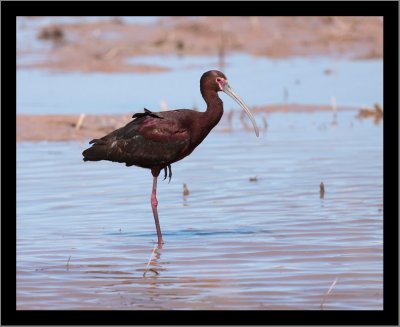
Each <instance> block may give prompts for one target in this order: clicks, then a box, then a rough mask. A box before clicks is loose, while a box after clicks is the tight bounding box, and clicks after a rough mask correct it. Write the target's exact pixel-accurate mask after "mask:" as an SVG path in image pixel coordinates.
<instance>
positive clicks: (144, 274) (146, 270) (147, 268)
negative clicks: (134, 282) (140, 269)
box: [143, 244, 157, 277]
mask: <svg viewBox="0 0 400 327" xmlns="http://www.w3.org/2000/svg"><path fill="white" fill-rule="evenodd" d="M156 248H157V244H156V245H154V248H153V252H151V256H150V259H149V262H147V266H146V269H145V272H144V273H143V277H146V273H147V272H148V270H149V266H150V262H151V259H153V255H154V252H155V251H156ZM150 270H152V271H153V269H150Z"/></svg>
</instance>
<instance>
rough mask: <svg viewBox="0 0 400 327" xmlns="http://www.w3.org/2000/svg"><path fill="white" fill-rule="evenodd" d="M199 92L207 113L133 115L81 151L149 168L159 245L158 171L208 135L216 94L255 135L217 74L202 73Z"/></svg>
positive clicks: (217, 115) (218, 113)
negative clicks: (223, 94)
mask: <svg viewBox="0 0 400 327" xmlns="http://www.w3.org/2000/svg"><path fill="white" fill-rule="evenodd" d="M200 90H201V93H202V95H203V98H204V99H205V101H206V103H207V110H206V111H205V112H199V111H195V110H190V109H178V110H171V111H163V112H151V111H149V110H147V109H145V110H144V113H136V114H134V115H133V118H134V119H133V120H132V121H131V122H129V123H128V124H126V125H125V126H124V127H121V128H119V129H117V130H115V131H113V132H111V133H109V134H107V135H106V136H104V137H102V138H100V139H94V140H92V141H91V142H90V144H93V145H92V147H90V148H88V149H86V150H85V151H83V153H82V154H83V156H84V159H83V160H85V161H98V160H109V161H115V162H120V163H125V164H126V166H133V165H135V166H138V167H142V168H149V169H151V172H152V175H153V192H152V198H151V203H152V209H153V214H154V219H155V222H156V227H157V235H158V243H159V244H162V243H163V241H162V236H161V230H160V226H159V222H158V213H157V198H156V187H157V177H158V175H159V174H160V171H161V170H162V169H165V173H166V170H167V168H168V169H169V177H170V178H171V166H170V165H171V164H172V163H174V162H176V161H179V160H181V159H183V158H185V157H186V156H188V155H189V154H191V153H192V152H193V150H194V149H195V148H196V147H197V146H198V145H199V144H200V143H201V142H202V141H203V140H204V138H205V137H206V136H207V135H208V133H209V132H210V131H211V130H212V128H214V126H215V125H217V124H218V122H219V121H220V119H221V117H222V114H223V103H222V100H221V99H220V98H219V96H218V94H217V92H218V91H224V92H226V93H227V94H228V95H230V96H232V97H233V98H234V99H235V100H236V101H237V102H238V103H239V104H240V105H241V106H242V107H243V109H244V110H245V111H246V112H247V113H248V114H249V115H250V118H251V119H252V122H253V125H254V127H255V130H256V134H257V136H258V130H257V127H256V125H255V121H254V118H253V117H252V116H251V113H250V111H249V110H248V108H247V107H246V106H245V105H244V103H243V101H242V100H241V99H240V98H239V97H238V96H237V95H236V94H235V93H234V92H233V90H232V89H231V88H230V87H229V85H228V83H227V80H226V77H225V75H224V74H223V73H221V72H218V71H215V70H214V71H209V72H206V73H204V74H203V76H202V78H201V80H200Z"/></svg>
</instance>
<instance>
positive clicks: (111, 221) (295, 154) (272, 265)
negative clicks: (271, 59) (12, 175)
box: [17, 111, 383, 310]
mask: <svg viewBox="0 0 400 327" xmlns="http://www.w3.org/2000/svg"><path fill="white" fill-rule="evenodd" d="M355 114H356V113H355V112H351V111H349V112H339V113H338V124H337V126H332V125H331V122H332V115H331V114H330V113H327V112H319V113H307V114H300V113H297V114H296V113H276V114H272V115H270V116H269V117H268V130H267V131H266V132H264V133H262V135H261V136H260V138H259V139H257V138H256V137H255V136H254V133H251V132H245V131H240V130H235V131H234V132H231V133H227V132H222V129H221V128H218V127H217V128H216V131H213V132H212V133H211V134H210V135H209V136H208V137H207V138H206V140H205V141H204V142H203V143H202V144H201V145H200V146H199V148H198V149H196V150H195V151H194V152H193V153H192V154H191V155H190V156H189V157H188V158H186V159H184V160H183V161H181V162H178V163H176V164H174V165H173V167H172V170H173V177H172V180H171V182H170V184H168V182H167V181H164V182H162V178H161V179H160V181H159V186H158V200H159V208H158V209H159V214H160V223H161V228H162V231H163V236H164V240H165V242H166V243H165V245H164V246H163V248H162V249H158V250H156V252H155V254H154V256H153V259H152V260H151V262H150V265H149V267H148V268H149V270H148V272H147V274H146V276H145V277H143V273H144V271H145V269H146V266H147V263H148V261H149V259H150V257H151V254H152V251H153V248H154V241H156V233H155V226H154V221H153V216H152V212H151V207H150V192H151V183H152V178H151V174H150V172H149V171H148V170H144V169H141V168H136V167H132V168H126V167H125V166H123V165H122V164H117V163H111V162H89V163H84V162H83V161H82V159H81V158H82V157H81V152H82V150H83V149H84V148H86V147H87V143H86V142H85V144H80V143H79V142H53V143H48V142H40V143H32V142H24V143H18V144H17V308H18V309H128V310H132V309H262V310H268V309H315V310H320V309H321V303H323V307H322V309H325V310H331V309H344V310H353V309H360V310H364V309H365V310H373V309H382V308H383V288H382V287H383V266H382V265H383V264H382V262H383V252H382V248H383V237H382V220H383V212H382V210H383V180H382V177H383V157H382V156H383V153H382V152H383V151H382V149H383V139H382V124H380V125H375V124H374V123H373V122H372V121H370V120H364V121H360V120H357V119H355V118H354V116H355ZM250 178H252V179H253V181H250ZM254 179H256V180H255V181H254ZM321 181H323V183H324V185H325V196H324V198H323V199H320V192H319V185H320V183H321ZM183 183H186V184H187V186H188V188H189V191H190V194H189V195H188V196H186V197H184V196H183V195H182V191H183V188H182V185H183ZM335 280H336V284H335V285H334V287H333V288H332V290H331V292H330V294H328V295H326V293H327V292H328V290H329V288H330V287H331V285H332V284H333V283H334V281H335Z"/></svg>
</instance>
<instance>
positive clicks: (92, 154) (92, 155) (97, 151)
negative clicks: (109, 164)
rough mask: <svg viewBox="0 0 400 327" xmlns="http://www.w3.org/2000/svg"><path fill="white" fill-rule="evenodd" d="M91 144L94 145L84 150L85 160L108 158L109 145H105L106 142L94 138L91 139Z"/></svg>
mask: <svg viewBox="0 0 400 327" xmlns="http://www.w3.org/2000/svg"><path fill="white" fill-rule="evenodd" d="M93 143H94V144H93ZM89 144H93V145H92V146H91V147H90V148H87V149H86V150H85V151H83V152H82V155H83V161H99V160H105V159H107V157H108V155H107V147H106V146H105V145H106V143H105V142H104V141H102V140H99V139H94V140H92V141H90V142H89Z"/></svg>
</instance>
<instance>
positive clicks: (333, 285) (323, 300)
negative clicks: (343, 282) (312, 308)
mask: <svg viewBox="0 0 400 327" xmlns="http://www.w3.org/2000/svg"><path fill="white" fill-rule="evenodd" d="M337 281H338V278H337V277H336V278H335V280H334V281H333V283H332V285H331V287H329V290H328V292H326V294H325V295H324V297H323V298H322V302H321V310H324V302H325V298H326V297H327V296H328V295H329V293H330V292H331V291H332V290H333V288H334V287H335V285H336V282H337Z"/></svg>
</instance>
